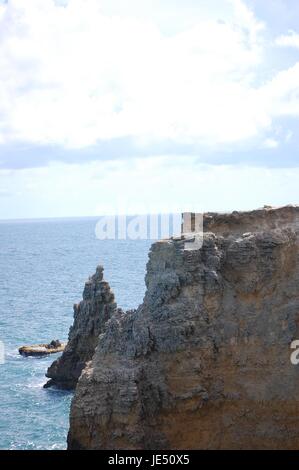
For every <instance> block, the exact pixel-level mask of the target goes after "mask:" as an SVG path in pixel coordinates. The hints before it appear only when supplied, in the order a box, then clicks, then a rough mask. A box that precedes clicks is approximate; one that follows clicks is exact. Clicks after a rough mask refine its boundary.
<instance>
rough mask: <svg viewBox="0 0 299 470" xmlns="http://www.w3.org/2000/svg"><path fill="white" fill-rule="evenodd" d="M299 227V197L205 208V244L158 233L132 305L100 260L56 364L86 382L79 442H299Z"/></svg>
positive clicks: (74, 413)
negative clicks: (296, 347) (122, 305)
mask: <svg viewBox="0 0 299 470" xmlns="http://www.w3.org/2000/svg"><path fill="white" fill-rule="evenodd" d="M298 234H299V207H298V206H286V207H282V208H277V209H275V208H271V207H265V208H263V209H260V210H256V211H251V212H233V213H232V214H216V213H208V214H205V215H204V234H203V236H202V235H200V234H195V235H194V241H196V238H198V239H199V238H200V237H201V239H200V241H201V244H200V246H199V245H198V244H197V243H194V244H193V245H192V241H191V243H190V240H189V242H188V243H186V238H185V237H184V236H182V237H178V238H176V239H169V240H163V241H159V242H156V243H154V244H153V245H152V247H151V251H150V254H149V261H148V264H147V274H146V293H145V297H144V301H143V303H142V304H141V305H140V306H139V307H138V309H137V310H134V311H129V312H124V311H122V310H121V309H119V308H118V307H117V305H116V303H115V299H114V295H113V293H112V292H111V289H110V287H109V284H108V283H107V282H106V281H104V280H103V268H102V267H98V268H97V271H96V273H95V275H94V276H92V278H90V280H89V281H88V282H87V283H86V285H85V289H84V293H83V300H82V302H80V304H79V305H77V306H75V307H74V324H73V326H72V328H71V330H70V334H69V343H68V345H67V347H66V349H65V351H64V353H63V354H62V356H61V358H60V359H58V361H55V362H54V363H53V364H52V366H51V367H50V368H49V370H48V372H47V377H48V378H50V380H51V381H52V382H51V384H54V385H56V386H59V387H62V388H74V387H76V389H75V395H74V398H73V401H72V406H71V413H70V430H69V435H68V448H69V449H211V448H213V449H224V448H231V449H253V448H255V449H270V448H271V449H294V448H295V449H298V448H299V413H298V412H299V400H298V393H297V383H298V374H299V368H296V366H294V365H293V364H291V362H290V343H291V341H292V340H294V339H296V338H299V290H298V285H299V239H298ZM201 245H202V246H201ZM124 282H125V280H124Z"/></svg>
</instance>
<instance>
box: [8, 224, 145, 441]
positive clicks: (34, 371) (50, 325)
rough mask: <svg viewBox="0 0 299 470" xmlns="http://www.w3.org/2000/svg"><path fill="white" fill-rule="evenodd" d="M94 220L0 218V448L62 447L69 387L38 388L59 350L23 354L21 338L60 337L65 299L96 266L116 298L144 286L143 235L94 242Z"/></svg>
mask: <svg viewBox="0 0 299 470" xmlns="http://www.w3.org/2000/svg"><path fill="white" fill-rule="evenodd" d="M96 222H97V219H89V218H86V219H73V220H72V219H61V220H54V219H53V220H35V221H15V222H0V341H2V342H3V343H4V350H5V357H4V363H3V364H1V363H0V449H65V448H66V437H67V431H68V420H69V407H70V403H71V399H72V392H65V391H61V390H57V389H54V388H50V389H44V388H43V384H44V383H45V382H46V377H45V372H46V370H47V368H48V366H49V365H50V364H51V362H52V361H53V360H54V359H56V358H57V357H59V355H57V354H55V355H51V356H48V357H45V358H24V357H22V356H20V355H19V353H18V348H19V347H20V346H22V345H25V344H34V343H43V342H49V341H51V340H52V339H60V340H67V336H68V330H69V327H70V325H71V324H72V321H73V304H74V303H77V302H78V301H80V300H81V298H82V291H83V287H84V282H85V281H86V280H87V279H88V277H89V276H90V275H92V274H93V273H94V271H95V268H96V266H97V265H98V264H102V265H103V266H104V268H105V271H104V277H105V279H106V280H107V281H109V283H110V285H111V287H112V289H113V291H114V293H115V295H116V300H117V303H118V305H119V306H120V307H122V308H124V309H130V308H136V307H137V306H138V305H139V304H140V303H141V302H142V299H143V295H144V292H145V284H144V275H145V268H146V262H147V259H148V251H149V248H150V245H151V243H152V241H150V240H98V239H97V238H96V236H95V226H96Z"/></svg>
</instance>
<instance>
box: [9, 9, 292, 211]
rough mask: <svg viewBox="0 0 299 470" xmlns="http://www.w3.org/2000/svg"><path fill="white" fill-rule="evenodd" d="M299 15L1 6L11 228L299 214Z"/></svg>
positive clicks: (262, 11) (278, 11)
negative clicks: (295, 210) (256, 212)
mask: <svg viewBox="0 0 299 470" xmlns="http://www.w3.org/2000/svg"><path fill="white" fill-rule="evenodd" d="M298 24H299V2H298V1H295V0H283V1H282V0H267V1H258V0H243V1H242V0H210V1H209V2H207V1H205V0H202V1H201V0H185V1H184V2H182V1H181V0H142V1H141V0H127V1H123V0H68V1H67V0H60V1H58V0H57V1H54V0H8V1H6V2H0V218H2V219H6V218H32V217H66V216H84V215H101V214H117V213H128V214H129V213H137V212H139V213H145V212H169V211H175V212H178V211H183V210H197V211H205V210H221V211H223V210H235V209H240V210H241V209H251V208H255V207H260V206H262V205H263V204H273V205H282V204H288V203H299V189H298V188H299V185H298V180H299V161H298V148H299V132H298V118H299V26H298Z"/></svg>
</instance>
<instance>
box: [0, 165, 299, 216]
mask: <svg viewBox="0 0 299 470" xmlns="http://www.w3.org/2000/svg"><path fill="white" fill-rule="evenodd" d="M166 174H167V185H166V184H165V175H166ZM298 179H299V169H298V168H290V169H287V168H271V169H267V168H262V167H259V168H258V167H252V166H250V167H248V166H232V165H219V166H213V165H204V164H198V163H197V162H196V158H195V157H190V156H189V157H188V158H185V157H183V156H182V157H176V158H175V159H174V158H173V157H172V156H169V157H164V156H163V157H149V158H148V159H146V160H144V159H135V160H134V159H132V160H130V161H129V162H124V161H123V160H118V161H110V162H108V161H105V162H90V163H88V164H86V165H77V164H72V165H70V164H69V165H68V164H62V163H53V164H51V165H49V166H48V167H44V168H31V169H24V170H17V171H10V172H9V174H8V171H7V170H6V171H4V170H0V187H1V188H3V191H5V192H7V195H6V197H4V195H3V197H2V198H1V201H2V204H1V205H0V219H1V218H20V217H23V218H26V217H29V218H30V217H58V216H80V215H94V216H96V215H111V214H119V213H122V214H136V213H141V214H143V213H159V212H160V213H167V212H169V211H170V212H171V211H172V212H181V211H183V210H195V211H202V210H205V211H208V210H212V211H213V210H220V211H225V210H228V211H229V210H236V209H237V210H238V209H240V210H242V209H244V210H245V209H252V208H255V207H261V206H263V205H264V204H273V205H282V204H288V203H296V202H298ZM53 188H55V190H53Z"/></svg>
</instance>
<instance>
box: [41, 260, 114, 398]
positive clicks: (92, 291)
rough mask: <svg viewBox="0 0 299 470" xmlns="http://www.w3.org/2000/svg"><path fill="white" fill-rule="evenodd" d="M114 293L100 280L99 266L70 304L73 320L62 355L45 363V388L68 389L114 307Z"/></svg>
mask: <svg viewBox="0 0 299 470" xmlns="http://www.w3.org/2000/svg"><path fill="white" fill-rule="evenodd" d="M116 309H117V305H116V303H115V302H114V294H113V292H112V291H111V289H110V287H109V284H108V283H107V282H106V281H104V280H103V267H102V266H98V268H97V270H96V273H95V274H94V275H93V276H92V277H91V278H90V279H89V280H88V281H87V282H86V284H85V288H84V292H83V300H82V301H81V302H80V303H79V304H78V305H74V324H73V326H72V327H71V328H70V332H69V340H68V343H67V346H66V348H65V350H64V352H63V354H62V356H61V357H60V358H59V359H58V360H56V361H55V362H53V364H52V365H51V366H50V367H49V369H48V371H47V374H46V376H47V377H48V378H50V380H49V381H48V382H47V383H46V384H45V385H44V387H45V388H47V387H51V386H52V385H56V386H58V387H60V388H65V389H72V388H74V387H75V386H76V383H77V381H78V378H79V377H80V374H81V372H82V369H83V368H84V367H85V364H86V362H87V361H90V359H91V358H92V356H93V354H94V351H95V348H96V345H97V342H98V339H99V335H100V334H101V333H102V332H103V328H104V325H105V323H106V322H107V320H108V319H109V318H110V317H111V315H112V314H113V313H114V312H115V311H116Z"/></svg>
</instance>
